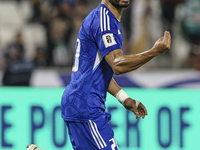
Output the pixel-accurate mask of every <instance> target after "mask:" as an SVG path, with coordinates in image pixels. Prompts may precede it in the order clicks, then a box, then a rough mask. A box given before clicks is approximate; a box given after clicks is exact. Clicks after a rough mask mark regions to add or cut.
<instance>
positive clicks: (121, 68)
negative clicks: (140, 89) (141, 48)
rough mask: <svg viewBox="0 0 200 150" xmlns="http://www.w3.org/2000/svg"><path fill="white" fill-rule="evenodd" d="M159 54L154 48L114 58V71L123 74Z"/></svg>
mask: <svg viewBox="0 0 200 150" xmlns="http://www.w3.org/2000/svg"><path fill="white" fill-rule="evenodd" d="M157 55H159V53H156V51H155V50H154V49H151V50H148V51H145V52H142V53H139V54H133V55H121V56H118V57H116V58H115V60H114V65H113V66H114V69H113V70H114V73H115V74H116V75H119V74H123V73H126V72H130V71H133V70H136V69H138V68H139V67H141V66H142V65H144V64H145V63H147V62H148V61H150V60H151V59H152V58H154V57H155V56H157Z"/></svg>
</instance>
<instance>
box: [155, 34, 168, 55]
mask: <svg viewBox="0 0 200 150" xmlns="http://www.w3.org/2000/svg"><path fill="white" fill-rule="evenodd" d="M170 46H171V36H170V33H169V32H168V31H165V33H164V36H163V37H161V38H159V39H158V40H157V41H156V42H155V44H154V46H153V50H155V52H156V53H157V55H159V54H161V53H163V52H165V51H167V50H168V49H170Z"/></svg>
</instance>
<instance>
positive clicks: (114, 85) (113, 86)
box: [108, 78, 121, 96]
mask: <svg viewBox="0 0 200 150" xmlns="http://www.w3.org/2000/svg"><path fill="white" fill-rule="evenodd" d="M119 90H121V88H120V86H119V85H118V84H117V83H116V82H115V80H114V79H113V78H112V79H111V81H110V84H109V87H108V92H109V93H110V94H111V95H113V96H116V94H117V93H118V92H119Z"/></svg>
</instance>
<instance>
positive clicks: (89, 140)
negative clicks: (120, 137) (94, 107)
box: [66, 119, 118, 150]
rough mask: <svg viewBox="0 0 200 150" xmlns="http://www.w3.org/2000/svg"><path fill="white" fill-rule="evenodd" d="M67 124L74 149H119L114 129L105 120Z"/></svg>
mask: <svg viewBox="0 0 200 150" xmlns="http://www.w3.org/2000/svg"><path fill="white" fill-rule="evenodd" d="M66 124H67V126H68V133H69V136H70V140H71V143H72V146H73V149H74V150H98V149H99V150H118V145H117V142H116V140H115V137H114V133H113V130H112V129H111V128H110V126H109V124H108V123H107V122H106V121H105V120H102V119H100V120H96V121H92V120H89V122H88V123H77V122H66Z"/></svg>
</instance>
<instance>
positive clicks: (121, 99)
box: [115, 89, 129, 104]
mask: <svg viewBox="0 0 200 150" xmlns="http://www.w3.org/2000/svg"><path fill="white" fill-rule="evenodd" d="M115 97H116V98H117V100H118V101H119V102H120V103H121V104H124V101H125V100H126V99H127V98H129V96H128V94H127V93H126V92H125V91H124V90H122V89H121V90H119V91H118V92H117V94H116V95H115Z"/></svg>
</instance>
